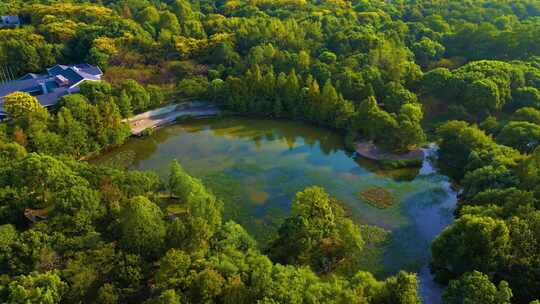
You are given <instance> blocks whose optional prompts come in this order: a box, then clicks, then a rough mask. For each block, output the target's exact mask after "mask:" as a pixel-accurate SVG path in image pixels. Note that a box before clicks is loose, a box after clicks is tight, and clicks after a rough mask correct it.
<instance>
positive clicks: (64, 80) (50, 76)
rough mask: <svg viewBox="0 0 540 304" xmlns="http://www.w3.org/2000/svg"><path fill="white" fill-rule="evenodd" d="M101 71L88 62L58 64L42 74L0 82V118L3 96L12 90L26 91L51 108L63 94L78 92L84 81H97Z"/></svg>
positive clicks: (2, 111) (0, 116) (2, 114)
mask: <svg viewBox="0 0 540 304" xmlns="http://www.w3.org/2000/svg"><path fill="white" fill-rule="evenodd" d="M102 75H103V72H102V71H101V69H100V68H99V67H96V66H92V65H89V64H86V63H84V64H75V65H60V64H57V65H55V66H53V67H51V68H48V69H47V72H46V73H44V74H33V73H28V74H26V75H24V76H23V77H21V78H19V79H17V80H14V81H10V82H5V83H2V84H0V118H3V117H6V113H5V112H4V107H3V104H4V100H3V98H4V96H6V95H9V94H11V93H13V92H26V93H29V94H30V95H32V96H35V97H36V98H37V99H38V100H39V102H40V103H41V105H43V106H44V107H46V108H52V107H54V106H55V105H56V104H57V103H58V99H59V98H60V97H62V96H64V95H68V94H73V93H78V92H79V91H80V89H79V86H80V84H81V83H83V82H85V81H99V80H101V76H102Z"/></svg>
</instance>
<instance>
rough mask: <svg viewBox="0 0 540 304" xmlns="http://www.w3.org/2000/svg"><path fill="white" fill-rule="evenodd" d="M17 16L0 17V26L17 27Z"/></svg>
mask: <svg viewBox="0 0 540 304" xmlns="http://www.w3.org/2000/svg"><path fill="white" fill-rule="evenodd" d="M18 24H20V20H19V16H0V25H18Z"/></svg>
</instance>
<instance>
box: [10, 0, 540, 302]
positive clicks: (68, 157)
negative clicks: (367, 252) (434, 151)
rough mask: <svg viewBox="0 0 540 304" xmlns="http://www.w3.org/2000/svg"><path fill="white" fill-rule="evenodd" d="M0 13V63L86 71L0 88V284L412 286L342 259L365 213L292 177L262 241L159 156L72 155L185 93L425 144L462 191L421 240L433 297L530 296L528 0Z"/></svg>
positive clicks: (358, 294)
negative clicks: (442, 223) (147, 164)
mask: <svg viewBox="0 0 540 304" xmlns="http://www.w3.org/2000/svg"><path fill="white" fill-rule="evenodd" d="M7 14H10V15H18V16H19V17H20V18H21V21H22V26H21V27H18V28H8V27H4V28H2V29H0V37H1V38H2V39H1V40H0V82H4V81H8V80H12V79H17V78H19V77H22V76H23V75H25V74H26V73H41V72H43V71H44V70H45V69H46V68H47V67H50V66H52V65H54V64H56V63H61V64H73V63H81V62H88V63H91V64H95V65H98V66H100V67H101V68H102V69H103V70H104V71H105V75H104V81H100V82H87V83H84V84H83V85H81V86H80V92H79V93H78V94H70V95H66V96H64V97H62V98H61V99H60V101H59V104H58V107H56V108H55V109H51V111H50V112H48V111H46V110H45V109H43V107H41V105H40V104H39V102H38V101H37V100H36V98H35V97H34V96H31V95H30V94H28V93H23V92H17V93H14V94H12V95H9V96H6V97H4V98H3V110H4V111H5V112H6V113H7V114H9V116H10V117H11V119H9V120H6V121H5V122H2V124H1V125H0V171H1V172H2V174H0V224H2V226H0V240H2V241H1V242H0V283H1V284H0V286H1V287H0V302H7V303H30V302H32V303H34V302H36V303H37V302H40V303H79V302H92V303H94V302H95V303H142V302H145V303H215V302H217V303H381V304H382V303H418V301H419V299H418V295H417V291H416V290H417V280H416V277H415V276H414V275H413V274H408V273H404V272H401V273H398V274H396V275H395V276H391V277H389V278H387V279H385V280H382V281H378V280H376V279H375V278H374V277H373V275H371V274H370V273H367V272H364V271H361V269H358V267H359V266H358V265H360V264H361V263H360V262H361V261H360V260H361V259H362V250H363V247H364V243H363V238H362V236H363V231H362V230H361V229H360V228H359V227H358V226H357V225H356V224H355V223H354V222H353V221H352V220H351V219H349V218H348V217H347V216H346V212H345V211H344V210H343V208H342V207H341V206H340V204H339V202H337V201H335V199H333V198H332V197H330V196H329V195H328V194H327V193H326V192H325V191H324V190H323V189H320V188H317V187H310V188H307V189H305V190H304V191H301V192H299V193H298V195H297V197H296V198H295V199H294V200H293V202H292V205H293V208H292V210H291V214H290V215H289V217H287V219H286V220H285V221H284V222H283V223H282V224H281V227H280V230H279V233H278V235H277V236H276V237H275V239H274V240H273V242H272V244H271V245H270V246H269V247H268V248H265V252H266V253H267V254H268V256H266V255H264V254H262V253H261V251H260V248H259V247H258V245H257V243H256V242H255V241H254V240H253V239H252V238H251V237H250V236H249V235H248V234H247V233H246V231H244V229H243V228H242V227H240V226H239V225H238V224H236V223H233V222H226V221H223V219H222V209H223V204H222V203H221V201H220V199H219V197H216V196H215V195H214V194H213V193H211V192H210V191H208V190H207V189H206V188H205V186H204V184H203V183H202V182H201V181H200V180H198V179H196V178H194V177H191V176H190V175H189V174H188V173H187V172H186V171H185V170H184V169H183V168H182V167H181V166H180V165H179V164H178V163H174V164H173V165H172V166H171V169H170V172H169V176H168V179H167V180H166V181H163V180H160V178H158V177H157V176H156V175H155V174H151V173H143V172H138V171H128V172H124V171H119V170H116V169H111V168H105V167H94V166H91V165H88V164H86V163H84V162H76V161H75V160H77V159H82V158H86V157H89V156H91V155H94V154H96V153H99V152H100V151H102V150H103V149H105V148H107V147H109V146H114V145H119V144H122V143H123V142H124V141H125V140H126V139H127V137H128V136H129V133H130V132H129V127H128V125H127V124H126V122H125V120H124V119H126V118H129V117H131V116H132V115H135V114H138V113H141V112H144V111H147V110H150V109H153V108H156V107H159V106H163V105H165V104H168V103H171V102H181V101H188V100H207V101H210V102H213V103H215V104H217V105H219V106H220V107H222V108H223V109H224V110H227V111H230V112H232V113H236V114H241V115H251V116H258V117H271V118H280V119H281V118H284V119H293V120H302V121H306V122H309V123H313V124H318V125H322V126H325V127H329V128H332V129H335V130H337V131H339V132H342V133H343V134H346V135H347V136H346V138H347V141H349V142H354V141H356V140H365V141H372V142H373V143H375V144H377V145H378V146H380V147H382V148H384V149H386V150H391V151H392V152H407V151H409V150H412V149H417V148H418V147H420V146H421V145H422V144H424V143H426V142H428V141H436V142H437V144H438V146H439V153H438V160H437V163H438V166H439V168H440V169H441V170H442V172H443V173H445V174H447V175H448V176H450V177H451V178H452V181H453V183H454V184H455V185H456V187H459V188H460V189H461V190H462V191H461V192H460V196H459V202H458V208H457V210H456V212H455V215H456V221H455V222H454V223H453V224H451V225H450V226H449V227H447V229H445V230H444V231H443V232H442V233H441V234H440V235H439V236H438V237H437V238H436V240H435V241H434V242H433V244H432V256H433V257H432V263H431V266H432V271H433V273H434V274H435V277H436V278H437V279H438V280H439V281H441V282H443V283H445V284H449V285H448V288H447V290H446V292H445V296H444V302H445V303H509V302H511V303H529V302H530V301H533V300H535V299H536V297H538V295H539V294H540V271H539V269H540V230H539V228H538V227H540V215H539V212H540V211H538V209H539V208H540V203H539V202H540V186H539V185H540V148H539V147H538V145H539V144H540V112H539V111H540V59H539V58H540V18H539V17H540V4H539V2H538V1H536V0H517V1H503V0H479V1H460V0H449V1H427V0H415V1H413V0H405V1H365V0H358V1H349V2H347V1H339V0H336V1H306V0H298V1H293V0H257V1H245V0H235V1H232V0H230V1H212V0H197V1H195V0H174V1H164V0H119V1H113V0H101V1H86V0H66V1H50V0H33V1H24V0H4V1H1V3H0V15H7ZM298 190H301V189H298ZM170 203H172V204H173V205H175V206H176V207H177V208H175V211H176V212H170V210H169V209H167V208H166V205H168V204H170ZM29 210H30V211H31V212H30V213H28V211H29ZM179 210H180V211H179ZM25 211H26V213H25ZM32 212H37V214H41V215H43V216H44V218H45V219H46V220H45V221H41V222H35V223H34V222H32V221H29V219H28V218H27V217H26V216H25V214H26V215H28V214H32ZM278 263H282V264H283V265H282V264H278Z"/></svg>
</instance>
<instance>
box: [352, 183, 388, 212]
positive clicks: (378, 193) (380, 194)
mask: <svg viewBox="0 0 540 304" xmlns="http://www.w3.org/2000/svg"><path fill="white" fill-rule="evenodd" d="M359 196H360V198H362V199H363V200H364V201H366V202H367V203H369V204H370V205H373V206H375V207H377V208H380V209H386V208H388V207H390V206H392V205H393V204H394V202H395V201H396V200H395V198H394V196H393V195H392V193H391V192H390V191H388V190H386V189H384V188H382V187H370V188H368V189H366V190H363V191H360V193H359Z"/></svg>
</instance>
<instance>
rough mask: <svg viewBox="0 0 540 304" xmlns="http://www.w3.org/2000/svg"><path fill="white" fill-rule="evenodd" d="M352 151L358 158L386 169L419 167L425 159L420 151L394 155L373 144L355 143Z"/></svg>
mask: <svg viewBox="0 0 540 304" xmlns="http://www.w3.org/2000/svg"><path fill="white" fill-rule="evenodd" d="M354 151H355V152H356V154H357V155H358V156H360V157H363V158H365V159H369V160H372V161H376V162H378V163H379V164H381V165H382V166H383V167H386V168H392V169H396V168H404V167H416V166H421V165H422V162H423V161H424V158H425V153H424V151H423V150H422V149H415V150H412V151H409V152H407V153H402V154H396V153H391V152H388V151H385V150H383V149H381V148H380V147H378V146H377V145H375V144H374V143H373V142H365V141H360V142H355V143H354Z"/></svg>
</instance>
